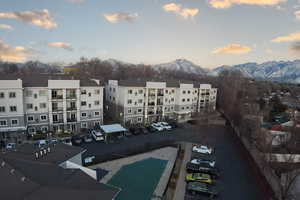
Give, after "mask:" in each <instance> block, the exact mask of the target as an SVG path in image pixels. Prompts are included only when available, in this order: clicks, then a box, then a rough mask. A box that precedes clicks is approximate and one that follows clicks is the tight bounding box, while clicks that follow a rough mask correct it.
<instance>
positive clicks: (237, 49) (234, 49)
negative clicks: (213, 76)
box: [212, 44, 252, 54]
mask: <svg viewBox="0 0 300 200" xmlns="http://www.w3.org/2000/svg"><path fill="white" fill-rule="evenodd" d="M250 51H252V49H251V48H250V47H247V46H242V45H239V44H229V45H227V46H225V47H222V48H217V49H215V50H213V52H212V53H214V54H245V53H249V52H250Z"/></svg>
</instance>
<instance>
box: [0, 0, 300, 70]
mask: <svg viewBox="0 0 300 200" xmlns="http://www.w3.org/2000/svg"><path fill="white" fill-rule="evenodd" d="M82 56H84V57H87V58H91V57H98V58H100V59H107V58H114V59H118V60H122V61H125V62H132V63H145V64H157V63H164V62H170V61H172V60H174V59H177V58H186V59H188V60H191V61H193V62H194V63H196V64H199V65H201V66H202V67H209V68H213V67H217V66H220V65H232V64H241V63H245V62H259V63H261V62H265V61H271V60H294V59H298V58H300V1H298V0H178V1H167V0H107V1H104V0H1V2H0V59H1V60H4V61H13V62H24V61H27V60H40V61H42V62H65V63H68V62H76V61H78V60H79V58H80V57H82Z"/></svg>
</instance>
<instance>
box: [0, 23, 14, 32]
mask: <svg viewBox="0 0 300 200" xmlns="http://www.w3.org/2000/svg"><path fill="white" fill-rule="evenodd" d="M0 29H3V30H8V31H12V30H14V28H13V27H12V26H10V25H7V24H0Z"/></svg>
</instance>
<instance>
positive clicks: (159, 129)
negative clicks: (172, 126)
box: [151, 123, 164, 131]
mask: <svg viewBox="0 0 300 200" xmlns="http://www.w3.org/2000/svg"><path fill="white" fill-rule="evenodd" d="M151 127H152V128H154V129H155V130H157V131H163V130H164V127H163V126H162V125H160V124H159V123H153V124H151Z"/></svg>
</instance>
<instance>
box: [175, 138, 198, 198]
mask: <svg viewBox="0 0 300 200" xmlns="http://www.w3.org/2000/svg"><path fill="white" fill-rule="evenodd" d="M192 146H193V144H192V143H185V147H184V157H183V161H182V165H181V168H180V174H179V177H178V180H177V185H176V190H175V193H174V198H173V200H183V199H184V196H185V188H186V182H185V176H186V170H185V166H186V163H187V162H189V161H190V159H191V153H192V151H191V149H192Z"/></svg>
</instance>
